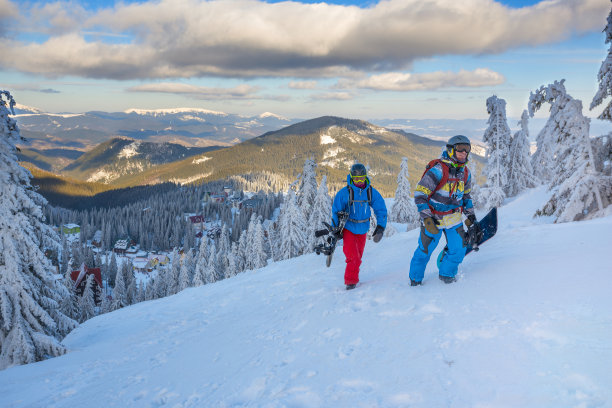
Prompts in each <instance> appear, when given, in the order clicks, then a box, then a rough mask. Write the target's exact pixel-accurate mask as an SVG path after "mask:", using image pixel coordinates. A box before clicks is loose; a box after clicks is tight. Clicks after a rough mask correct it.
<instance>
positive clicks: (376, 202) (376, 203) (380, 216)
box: [371, 187, 387, 228]
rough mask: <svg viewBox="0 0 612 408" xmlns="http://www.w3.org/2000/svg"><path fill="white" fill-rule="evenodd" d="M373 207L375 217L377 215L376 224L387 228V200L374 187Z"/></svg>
mask: <svg viewBox="0 0 612 408" xmlns="http://www.w3.org/2000/svg"><path fill="white" fill-rule="evenodd" d="M371 206H372V210H374V215H376V224H377V225H380V226H381V227H383V228H387V205H386V204H385V199H384V198H383V197H382V195H380V193H379V192H378V190H376V189H375V188H374V187H372V203H371Z"/></svg>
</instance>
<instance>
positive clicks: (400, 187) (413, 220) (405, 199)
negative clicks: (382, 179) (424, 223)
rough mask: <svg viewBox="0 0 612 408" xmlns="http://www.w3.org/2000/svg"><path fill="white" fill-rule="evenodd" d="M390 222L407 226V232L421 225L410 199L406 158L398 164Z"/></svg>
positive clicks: (412, 200)
mask: <svg viewBox="0 0 612 408" xmlns="http://www.w3.org/2000/svg"><path fill="white" fill-rule="evenodd" d="M390 219H391V221H394V222H401V223H402V224H408V227H407V230H408V231H410V230H412V229H414V228H417V227H418V226H419V225H420V223H421V218H420V216H419V212H418V211H417V208H416V205H415V204H414V198H412V197H411V191H410V175H409V174H408V158H407V157H404V158H403V159H402V163H401V164H400V172H399V174H398V175H397V189H396V190H395V200H394V201H393V206H392V207H391V214H390Z"/></svg>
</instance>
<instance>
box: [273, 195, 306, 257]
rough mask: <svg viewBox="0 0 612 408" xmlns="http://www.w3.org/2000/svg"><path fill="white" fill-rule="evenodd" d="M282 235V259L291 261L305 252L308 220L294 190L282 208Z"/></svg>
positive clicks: (280, 254) (280, 225) (280, 226)
mask: <svg viewBox="0 0 612 408" xmlns="http://www.w3.org/2000/svg"><path fill="white" fill-rule="evenodd" d="M279 223H280V224H279V228H280V231H281V234H280V248H279V257H280V259H289V258H293V257H296V256H299V255H302V253H303V252H304V245H305V243H306V236H305V235H306V234H305V231H306V230H307V228H306V220H305V219H304V214H303V213H302V211H301V209H300V208H299V207H298V206H297V201H296V197H295V194H294V193H293V190H289V195H288V197H287V200H286V201H285V203H284V204H283V206H282V208H281V213H280V216H279Z"/></svg>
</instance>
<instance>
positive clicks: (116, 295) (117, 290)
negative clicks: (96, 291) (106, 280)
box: [111, 263, 128, 310]
mask: <svg viewBox="0 0 612 408" xmlns="http://www.w3.org/2000/svg"><path fill="white" fill-rule="evenodd" d="M124 264H125V263H124ZM127 305H128V297H127V288H126V287H125V277H124V275H123V273H121V271H119V272H117V278H116V279H115V287H114V288H113V302H112V306H111V309H112V310H117V309H121V308H122V307H126V306H127Z"/></svg>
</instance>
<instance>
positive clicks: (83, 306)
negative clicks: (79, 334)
mask: <svg viewBox="0 0 612 408" xmlns="http://www.w3.org/2000/svg"><path fill="white" fill-rule="evenodd" d="M95 284H96V283H95V282H94V275H93V273H91V274H89V275H87V280H86V282H85V289H83V295H82V296H80V297H79V323H83V322H84V321H86V320H89V319H91V318H92V317H94V316H95V315H96V302H95V300H94V290H95V288H94V285H95Z"/></svg>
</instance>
